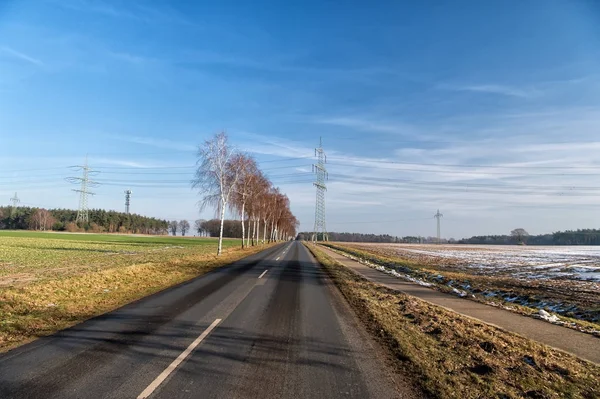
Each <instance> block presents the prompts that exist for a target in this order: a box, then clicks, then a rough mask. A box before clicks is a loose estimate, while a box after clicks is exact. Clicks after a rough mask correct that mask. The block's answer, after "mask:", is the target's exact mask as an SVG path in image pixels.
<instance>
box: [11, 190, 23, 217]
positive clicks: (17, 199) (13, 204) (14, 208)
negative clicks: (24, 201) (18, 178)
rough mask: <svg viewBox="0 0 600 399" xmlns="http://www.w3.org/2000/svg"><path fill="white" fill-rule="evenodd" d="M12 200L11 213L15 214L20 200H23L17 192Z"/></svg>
mask: <svg viewBox="0 0 600 399" xmlns="http://www.w3.org/2000/svg"><path fill="white" fill-rule="evenodd" d="M10 202H12V207H11V208H10V215H11V216H13V215H14V214H15V210H16V209H17V206H18V205H19V202H21V200H20V199H19V197H17V193H15V196H14V197H12V198H11V199H10Z"/></svg>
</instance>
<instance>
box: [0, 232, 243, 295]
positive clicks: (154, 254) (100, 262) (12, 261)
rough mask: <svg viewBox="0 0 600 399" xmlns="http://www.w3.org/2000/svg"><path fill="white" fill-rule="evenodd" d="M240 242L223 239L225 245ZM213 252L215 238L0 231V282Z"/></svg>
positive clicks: (228, 245) (6, 282)
mask: <svg viewBox="0 0 600 399" xmlns="http://www.w3.org/2000/svg"><path fill="white" fill-rule="evenodd" d="M240 245H241V242H240V240H224V241H223V247H224V248H225V249H229V248H234V247H238V246H240ZM216 251H217V240H216V239H213V238H194V237H169V236H159V237H153V236H147V237H146V236H128V235H111V234H67V233H44V232H31V231H0V286H3V285H7V284H8V285H11V284H19V283H23V282H27V281H32V280H37V279H41V278H45V277H46V276H49V275H50V276H55V275H56V274H73V273H79V272H84V271H87V270H89V269H98V268H111V267H121V266H126V265H132V264H136V263H145V262H161V261H165V260H167V259H171V258H173V257H177V256H186V255H190V254H211V253H216Z"/></svg>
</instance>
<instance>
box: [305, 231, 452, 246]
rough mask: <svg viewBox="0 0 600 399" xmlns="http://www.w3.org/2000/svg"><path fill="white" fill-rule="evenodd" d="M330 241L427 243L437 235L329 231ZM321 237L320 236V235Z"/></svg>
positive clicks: (309, 235) (307, 238) (307, 233)
mask: <svg viewBox="0 0 600 399" xmlns="http://www.w3.org/2000/svg"><path fill="white" fill-rule="evenodd" d="M312 234H313V233H312V232H306V231H305V232H302V233H299V234H298V236H297V239H299V240H307V241H309V240H310V239H311V237H312ZM327 235H328V236H329V241H340V242H380V243H407V244H419V243H420V244H427V243H435V242H437V238H435V237H417V236H406V237H398V236H391V235H389V234H365V233H336V232H332V233H327ZM319 239H320V237H319ZM441 242H442V243H447V242H450V243H454V242H456V241H455V240H453V239H450V240H446V239H442V240H441Z"/></svg>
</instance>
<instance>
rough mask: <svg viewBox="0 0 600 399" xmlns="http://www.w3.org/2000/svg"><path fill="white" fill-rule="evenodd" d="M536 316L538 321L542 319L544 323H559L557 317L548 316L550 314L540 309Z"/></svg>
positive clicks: (553, 315)
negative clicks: (538, 318)
mask: <svg viewBox="0 0 600 399" xmlns="http://www.w3.org/2000/svg"><path fill="white" fill-rule="evenodd" d="M538 315H539V317H540V319H544V320H546V321H549V322H550V323H556V322H559V321H560V319H559V318H558V316H557V315H555V314H550V313H548V312H546V311H545V310H544V309H540V311H539V312H538Z"/></svg>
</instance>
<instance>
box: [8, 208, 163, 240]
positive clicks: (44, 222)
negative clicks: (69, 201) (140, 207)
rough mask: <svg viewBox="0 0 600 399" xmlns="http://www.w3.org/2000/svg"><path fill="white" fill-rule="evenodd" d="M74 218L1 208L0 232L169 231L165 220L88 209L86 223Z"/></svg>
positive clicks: (43, 211)
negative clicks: (77, 221)
mask: <svg viewBox="0 0 600 399" xmlns="http://www.w3.org/2000/svg"><path fill="white" fill-rule="evenodd" d="M76 218H77V211H75V210H70V209H49V210H47V209H43V208H32V207H14V208H13V207H0V229H9V230H40V231H50V230H54V231H69V232H83V231H86V232H91V233H131V234H153V235H163V234H167V228H168V222H167V221H166V220H161V219H157V218H152V217H147V216H141V215H137V214H127V213H124V212H116V211H106V210H103V209H90V210H89V223H83V224H81V223H80V224H77V223H75V220H76Z"/></svg>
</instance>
